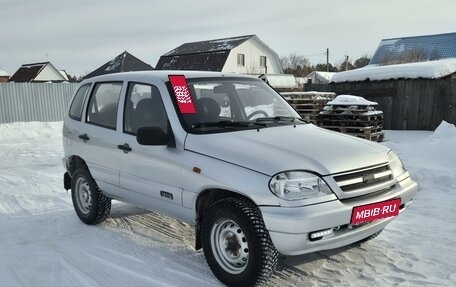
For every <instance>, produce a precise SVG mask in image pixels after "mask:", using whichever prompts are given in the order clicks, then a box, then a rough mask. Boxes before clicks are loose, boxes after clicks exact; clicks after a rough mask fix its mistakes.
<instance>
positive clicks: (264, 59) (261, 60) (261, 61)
mask: <svg viewBox="0 0 456 287" xmlns="http://www.w3.org/2000/svg"><path fill="white" fill-rule="evenodd" d="M260 67H262V68H264V67H266V56H260Z"/></svg>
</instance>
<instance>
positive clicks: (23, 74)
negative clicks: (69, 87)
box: [9, 62, 68, 83]
mask: <svg viewBox="0 0 456 287" xmlns="http://www.w3.org/2000/svg"><path fill="white" fill-rule="evenodd" d="M67 80H68V79H67V78H65V77H64V76H63V75H62V74H61V73H60V72H59V70H57V69H56V68H55V67H54V65H52V64H51V63H50V62H43V63H33V64H24V65H22V66H21V67H20V68H19V69H18V70H17V71H16V72H15V73H14V74H13V75H12V76H11V78H10V79H9V82H16V83H27V82H63V81H67Z"/></svg>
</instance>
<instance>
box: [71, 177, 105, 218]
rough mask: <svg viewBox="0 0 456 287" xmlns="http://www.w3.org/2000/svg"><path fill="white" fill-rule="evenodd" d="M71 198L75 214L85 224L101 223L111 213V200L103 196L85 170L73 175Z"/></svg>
mask: <svg viewBox="0 0 456 287" xmlns="http://www.w3.org/2000/svg"><path fill="white" fill-rule="evenodd" d="M71 198H72V199H73V206H74V210H75V211H76V214H77V215H78V217H79V219H81V221H82V222H84V223H86V224H97V223H100V222H102V221H103V220H105V219H106V218H107V216H108V214H109V212H110V211H111V199H110V198H108V197H106V196H105V195H103V193H102V192H101V190H100V189H99V188H98V186H97V184H96V183H95V181H94V180H93V178H92V176H91V175H90V173H89V171H88V170H87V169H85V168H81V169H78V170H76V172H75V173H74V174H73V178H72V179H71Z"/></svg>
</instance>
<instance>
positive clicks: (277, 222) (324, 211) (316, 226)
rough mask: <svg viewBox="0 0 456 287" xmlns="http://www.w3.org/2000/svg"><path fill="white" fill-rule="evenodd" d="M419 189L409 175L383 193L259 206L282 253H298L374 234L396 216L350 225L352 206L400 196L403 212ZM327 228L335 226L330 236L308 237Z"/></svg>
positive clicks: (339, 244)
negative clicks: (289, 205)
mask: <svg viewBox="0 0 456 287" xmlns="http://www.w3.org/2000/svg"><path fill="white" fill-rule="evenodd" d="M417 190H418V184H417V183H416V182H414V181H413V180H412V179H411V178H410V177H408V178H406V179H404V180H403V181H401V182H398V183H397V184H396V185H395V186H394V187H393V188H391V189H390V190H388V191H387V192H384V193H381V194H380V195H375V194H374V195H370V196H364V197H359V198H354V199H346V200H343V201H340V200H334V201H329V202H324V203H320V204H315V205H309V206H302V207H270V206H263V207H260V210H261V212H262V214H263V219H264V222H265V225H266V228H267V229H268V230H269V234H270V236H271V239H272V242H273V243H274V245H275V247H276V249H277V251H279V253H281V254H283V255H299V254H305V253H310V252H315V251H319V250H326V249H333V248H338V247H342V246H346V245H349V244H352V243H355V242H357V241H359V240H362V239H364V238H367V237H369V236H371V235H373V234H375V233H376V232H378V231H380V230H382V229H383V228H384V227H385V226H386V225H387V224H388V223H389V222H390V221H392V220H393V219H394V218H385V219H380V220H375V221H372V222H370V223H366V224H362V225H358V226H351V225H350V219H351V215H352V210H353V207H355V206H359V205H365V204H369V203H374V202H381V201H386V200H389V199H393V198H400V199H401V206H400V213H401V212H402V211H404V210H405V209H406V208H407V206H408V205H409V204H410V203H411V202H412V200H413V198H414V196H415V194H416V192H417ZM327 229H332V233H331V234H329V235H328V236H323V237H322V238H320V239H318V240H314V241H311V240H310V239H309V234H310V233H313V232H317V231H320V230H327Z"/></svg>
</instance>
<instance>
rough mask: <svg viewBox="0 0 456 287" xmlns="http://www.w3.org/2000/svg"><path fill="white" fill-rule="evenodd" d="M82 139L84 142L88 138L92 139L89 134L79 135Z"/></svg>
mask: <svg viewBox="0 0 456 287" xmlns="http://www.w3.org/2000/svg"><path fill="white" fill-rule="evenodd" d="M78 138H80V139H81V140H83V141H84V142H87V141H88V140H90V138H89V136H88V135H87V134H82V135H79V137H78Z"/></svg>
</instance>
